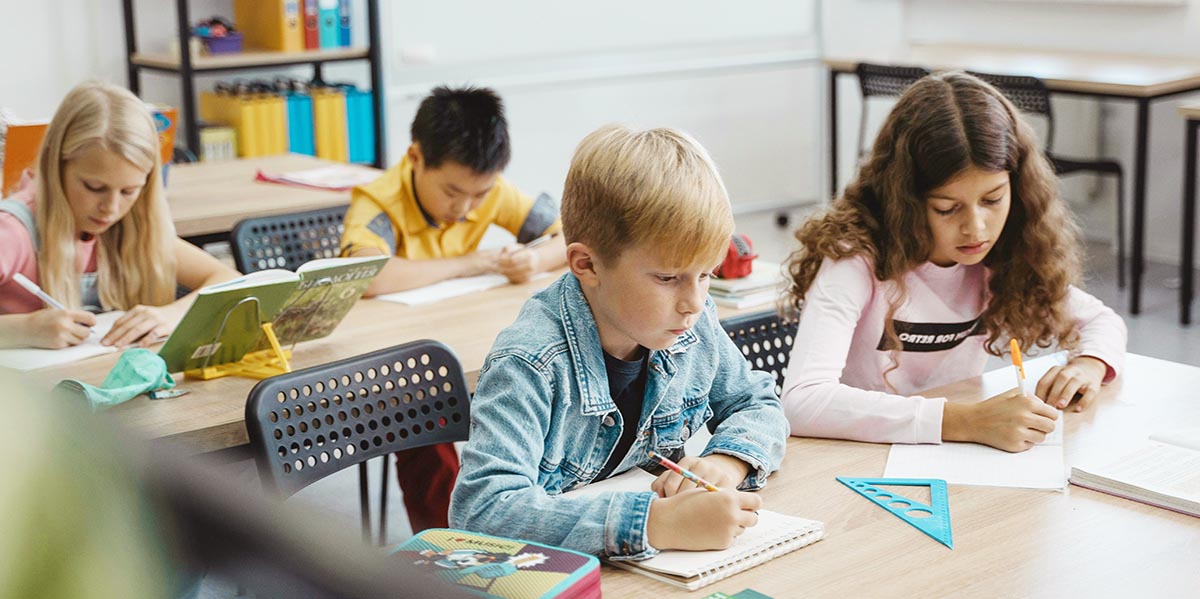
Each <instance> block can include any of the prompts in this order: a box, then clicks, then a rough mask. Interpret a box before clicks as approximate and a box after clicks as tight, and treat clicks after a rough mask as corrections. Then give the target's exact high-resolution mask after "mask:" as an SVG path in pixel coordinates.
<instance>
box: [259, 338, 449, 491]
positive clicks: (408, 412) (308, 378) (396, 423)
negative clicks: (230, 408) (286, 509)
mask: <svg viewBox="0 0 1200 599" xmlns="http://www.w3.org/2000/svg"><path fill="white" fill-rule="evenodd" d="M469 427H470V393H469V390H468V389H467V381H466V378H465V377H464V376H463V371H462V366H461V365H460V364H459V362H458V358H457V357H456V356H455V355H454V352H453V351H452V350H451V349H450V348H449V347H446V346H445V345H444V344H442V343H439V342H437V341H431V340H422V341H413V342H411V343H405V344H403V345H397V346H395V347H390V348H387V349H382V350H379V351H375V352H371V353H369V354H364V355H361V356H357V357H353V358H348V359H345V360H340V361H338V362H333V363H331V364H324V365H321V366H315V367H313V368H306V369H304V370H298V371H295V372H290V373H287V374H282V375H279V376H275V377H271V378H269V379H266V380H263V381H262V382H260V383H258V384H257V385H255V386H254V389H252V390H251V391H250V397H249V400H248V401H247V402H246V430H247V432H248V433H249V436H250V446H251V449H252V451H253V453H254V459H255V462H256V463H257V464H258V471H259V477H260V478H261V479H262V482H263V485H264V486H266V487H267V488H268V489H270V490H273V491H275V492H278V493H280V494H282V495H283V496H285V497H286V496H290V495H292V494H294V493H295V492H296V491H299V490H300V489H302V488H304V487H306V486H308V485H310V484H312V483H314V482H316V481H318V480H320V479H322V478H324V477H326V476H329V475H330V474H333V473H335V472H338V471H340V470H342V469H344V468H347V467H350V466H353V465H356V464H358V463H359V462H364V461H366V460H369V459H371V458H374V457H377V456H381V455H386V454H389V453H392V452H395V451H400V450H403V449H409V448H413V447H421V446H423V445H432V444H435V443H445V442H451V441H465V440H466V439H467V436H468V434H469V430H470V429H469Z"/></svg>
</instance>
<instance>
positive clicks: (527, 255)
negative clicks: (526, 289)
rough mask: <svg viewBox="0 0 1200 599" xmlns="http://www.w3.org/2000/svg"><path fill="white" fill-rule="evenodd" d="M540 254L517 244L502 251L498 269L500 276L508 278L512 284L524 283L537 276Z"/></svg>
mask: <svg viewBox="0 0 1200 599" xmlns="http://www.w3.org/2000/svg"><path fill="white" fill-rule="evenodd" d="M540 266H541V265H540V260H539V259H538V253H537V252H535V251H533V250H531V249H528V248H526V247H525V246H523V245H521V244H519V243H515V244H513V245H510V246H507V247H505V248H504V249H503V250H500V259H499V261H498V262H497V268H498V269H499V271H500V274H502V275H504V276H506V277H508V280H509V281H510V282H512V283H524V282H525V281H528V280H529V279H530V277H532V276H533V275H534V274H537V272H538V271H539V270H541V268H540Z"/></svg>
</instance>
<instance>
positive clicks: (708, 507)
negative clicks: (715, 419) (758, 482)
mask: <svg viewBox="0 0 1200 599" xmlns="http://www.w3.org/2000/svg"><path fill="white" fill-rule="evenodd" d="M650 457H652V458H654V459H656V460H658V461H659V463H661V464H662V465H663V466H665V467H666V468H667V469H668V470H670V472H668V473H664V474H663V475H662V476H660V477H659V478H658V479H656V480H655V481H654V485H653V486H652V487H651V488H652V489H653V490H654V491H655V492H656V493H658V495H659V499H656V500H654V501H652V502H650V516H649V522H648V523H647V527H646V528H647V537H648V540H649V542H650V545H651V546H653V547H654V548H656V549H687V550H708V549H724V548H726V547H729V546H730V545H732V544H733V543H734V541H735V540H736V539H737V537H738V536H739V535H741V534H742V533H743V532H745V531H746V529H747V528H751V527H753V526H754V525H755V524H757V523H758V511H757V510H758V509H759V508H760V507H762V498H761V497H759V496H758V495H756V494H754V493H743V492H740V491H735V490H732V487H733V486H735V485H736V482H740V479H736V481H735V482H734V484H733V485H730V487H731V488H730V489H725V490H722V489H721V488H720V487H718V486H717V485H715V484H713V483H711V482H709V481H708V480H705V478H703V477H701V476H699V475H698V474H696V473H695V472H693V471H692V470H691V469H689V468H692V469H698V465H699V466H706V467H707V468H709V469H712V468H713V466H711V465H708V464H706V463H705V462H703V461H702V460H707V459H708V458H712V457H717V458H728V459H730V460H736V461H737V462H739V463H741V460H737V458H733V457H732V456H723V455H713V456H707V457H706V458H684V460H682V461H683V462H684V463H685V464H686V465H687V466H688V467H684V466H683V465H680V464H676V463H675V462H673V461H671V460H670V459H668V458H666V457H664V456H661V455H659V454H656V453H654V452H653V451H652V452H650ZM713 463H714V464H716V468H717V469H718V470H713V472H714V473H716V474H720V472H719V469H721V468H725V467H726V466H723V465H722V461H721V460H716V461H714V462H713ZM742 467H743V468H746V469H747V470H748V468H749V467H748V466H745V465H743V466H742ZM728 476H733V474H732V473H729V474H727V475H722V478H727V477H728ZM744 477H745V474H744V473H743V475H742V478H744ZM714 478H715V477H714ZM667 481H673V482H678V483H680V485H679V486H675V485H670V486H669V487H668V486H667V485H666V482H667ZM693 485H695V486H694V487H693ZM698 489H699V490H701V491H700V492H697V490H698Z"/></svg>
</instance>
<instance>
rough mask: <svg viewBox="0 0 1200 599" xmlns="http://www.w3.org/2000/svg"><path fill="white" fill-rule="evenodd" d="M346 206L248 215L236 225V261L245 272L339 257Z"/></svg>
mask: <svg viewBox="0 0 1200 599" xmlns="http://www.w3.org/2000/svg"><path fill="white" fill-rule="evenodd" d="M345 216H346V207H345V206H334V207H332V208H319V209H317V210H309V211H307V212H294V213H292V214H280V215H278V216H260V217H256V218H247V219H245V220H243V221H241V222H239V223H238V224H237V225H235V226H234V227H233V233H232V234H231V235H230V245H231V246H233V261H234V263H235V264H236V265H237V269H238V270H239V271H240V272H242V273H243V274H250V273H252V272H257V271H260V270H265V269H268V268H287V269H291V270H295V269H296V268H297V267H299V266H300V265H301V264H304V263H305V262H308V261H309V260H315V259H317V258H334V257H337V255H338V253H339V250H340V246H341V242H342V230H343V229H344V227H343V226H342V219H343V218H345Z"/></svg>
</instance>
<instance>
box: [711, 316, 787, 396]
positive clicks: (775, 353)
mask: <svg viewBox="0 0 1200 599" xmlns="http://www.w3.org/2000/svg"><path fill="white" fill-rule="evenodd" d="M798 324H799V321H798V320H796V319H795V318H790V317H789V318H784V317H782V316H780V315H779V313H778V312H776V311H775V310H768V311H765V312H755V313H753V314H746V315H744V316H737V317H734V318H730V319H727V320H723V321H721V326H722V327H723V328H724V329H725V332H726V333H729V338H730V339H733V342H734V343H735V344H736V345H737V346H738V349H740V350H742V355H743V356H746V361H747V362H749V363H750V368H752V369H754V370H761V371H763V372H766V373H769V374H770V375H771V376H773V377H775V393H776V394H777V395H778V394H780V393H783V377H784V375H785V374H787V362H788V356H789V355H791V352H792V343H793V342H794V341H795V340H796V327H797V326H798Z"/></svg>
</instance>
